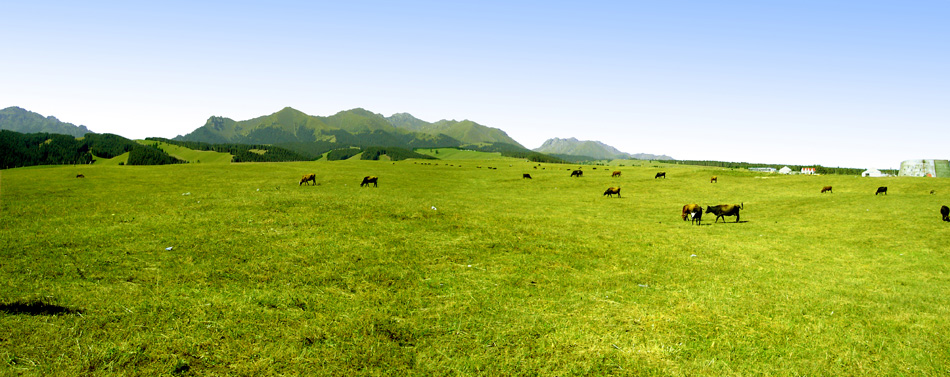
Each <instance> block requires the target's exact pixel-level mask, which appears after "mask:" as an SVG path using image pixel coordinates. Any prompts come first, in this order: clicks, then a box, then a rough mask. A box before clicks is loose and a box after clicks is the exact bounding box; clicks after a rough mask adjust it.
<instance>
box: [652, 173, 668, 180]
mask: <svg viewBox="0 0 950 377" xmlns="http://www.w3.org/2000/svg"><path fill="white" fill-rule="evenodd" d="M660 177H663V179H666V172H663V171H661V172H659V173H656V176H654V177H653V179H657V178H660Z"/></svg>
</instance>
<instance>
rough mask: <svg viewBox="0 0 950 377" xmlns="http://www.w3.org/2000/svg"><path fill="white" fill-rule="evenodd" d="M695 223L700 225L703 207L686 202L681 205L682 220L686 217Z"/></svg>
mask: <svg viewBox="0 0 950 377" xmlns="http://www.w3.org/2000/svg"><path fill="white" fill-rule="evenodd" d="M687 217H688V218H689V220H690V221H691V222H692V223H695V224H696V225H700V223H701V222H702V219H703V207H701V206H700V205H699V204H687V205H685V206H683V221H686V218H687Z"/></svg>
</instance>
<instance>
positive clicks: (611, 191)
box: [604, 187, 620, 198]
mask: <svg viewBox="0 0 950 377" xmlns="http://www.w3.org/2000/svg"><path fill="white" fill-rule="evenodd" d="M614 194H617V197H618V198H619V197H620V187H610V188H608V189H607V191H604V195H607V197H608V198H612V197H613V196H614Z"/></svg>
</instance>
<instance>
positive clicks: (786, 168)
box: [778, 166, 792, 174]
mask: <svg viewBox="0 0 950 377" xmlns="http://www.w3.org/2000/svg"><path fill="white" fill-rule="evenodd" d="M778 172H779V173H782V174H792V169H791V168H789V167H788V166H786V167H784V168H781V169H778Z"/></svg>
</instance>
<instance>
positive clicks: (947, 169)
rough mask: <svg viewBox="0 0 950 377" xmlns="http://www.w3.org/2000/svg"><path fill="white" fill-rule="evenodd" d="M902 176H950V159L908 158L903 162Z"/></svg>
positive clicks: (900, 174)
mask: <svg viewBox="0 0 950 377" xmlns="http://www.w3.org/2000/svg"><path fill="white" fill-rule="evenodd" d="M898 175H899V176H901V177H940V178H947V177H950V161H947V160H907V161H904V162H901V170H900V173H898Z"/></svg>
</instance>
